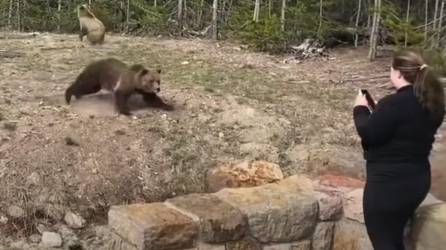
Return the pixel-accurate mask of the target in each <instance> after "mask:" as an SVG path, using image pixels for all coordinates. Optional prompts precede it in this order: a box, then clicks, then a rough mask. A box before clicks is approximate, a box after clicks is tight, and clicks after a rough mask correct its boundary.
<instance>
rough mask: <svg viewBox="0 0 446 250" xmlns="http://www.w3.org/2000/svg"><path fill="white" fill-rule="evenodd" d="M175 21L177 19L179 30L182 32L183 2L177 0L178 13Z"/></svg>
mask: <svg viewBox="0 0 446 250" xmlns="http://www.w3.org/2000/svg"><path fill="white" fill-rule="evenodd" d="M177 15H178V16H177V19H178V25H179V28H180V30H181V32H182V31H183V0H178V13H177Z"/></svg>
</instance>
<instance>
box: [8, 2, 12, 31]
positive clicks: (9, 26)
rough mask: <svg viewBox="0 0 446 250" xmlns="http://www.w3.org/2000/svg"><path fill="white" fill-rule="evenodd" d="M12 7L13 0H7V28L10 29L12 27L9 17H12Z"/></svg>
mask: <svg viewBox="0 0 446 250" xmlns="http://www.w3.org/2000/svg"><path fill="white" fill-rule="evenodd" d="M12 7H13V0H9V11H8V28H9V29H10V30H11V29H12V22H11V18H12Z"/></svg>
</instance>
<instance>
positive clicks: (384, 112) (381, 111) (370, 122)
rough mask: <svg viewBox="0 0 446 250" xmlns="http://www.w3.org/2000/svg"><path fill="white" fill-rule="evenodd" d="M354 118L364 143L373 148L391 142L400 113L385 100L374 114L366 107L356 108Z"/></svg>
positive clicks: (387, 99)
mask: <svg viewBox="0 0 446 250" xmlns="http://www.w3.org/2000/svg"><path fill="white" fill-rule="evenodd" d="M353 117H354V121H355V126H356V130H357V131H358V134H359V136H360V137H361V139H362V141H363V143H364V144H365V145H367V146H373V145H382V144H384V143H386V142H388V141H389V140H390V138H391V137H392V135H393V133H394V132H395V128H396V125H397V120H398V112H397V110H396V108H395V106H394V105H393V104H392V103H391V102H390V100H389V98H384V99H383V100H382V101H380V102H379V103H378V105H377V108H376V110H375V111H374V112H373V113H370V110H369V109H368V108H367V107H365V106H356V107H355V108H354V109H353Z"/></svg>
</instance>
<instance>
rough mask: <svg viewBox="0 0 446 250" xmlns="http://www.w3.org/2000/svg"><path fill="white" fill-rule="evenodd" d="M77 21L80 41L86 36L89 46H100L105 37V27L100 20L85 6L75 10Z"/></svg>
mask: <svg viewBox="0 0 446 250" xmlns="http://www.w3.org/2000/svg"><path fill="white" fill-rule="evenodd" d="M77 17H78V19H79V26H80V34H79V39H80V40H81V41H82V40H83V37H84V36H87V39H88V41H90V43H91V44H93V45H94V44H102V43H103V42H104V37H105V26H104V24H103V23H102V22H101V20H99V19H97V18H96V16H95V15H94V14H93V12H92V11H91V9H90V7H89V6H88V5H87V4H83V5H80V6H79V7H78V9H77Z"/></svg>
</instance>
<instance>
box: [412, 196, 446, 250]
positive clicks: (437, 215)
mask: <svg viewBox="0 0 446 250" xmlns="http://www.w3.org/2000/svg"><path fill="white" fill-rule="evenodd" d="M414 217H415V219H414V222H413V227H412V232H411V237H410V238H411V241H412V244H414V245H415V248H414V249H444V248H445V246H446V238H445V232H446V203H441V204H433V205H428V206H424V207H422V208H420V209H418V211H417V212H416V213H415V216H414Z"/></svg>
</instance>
